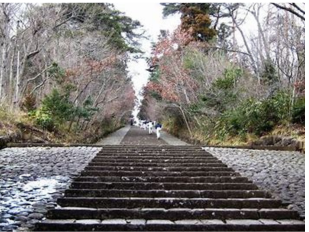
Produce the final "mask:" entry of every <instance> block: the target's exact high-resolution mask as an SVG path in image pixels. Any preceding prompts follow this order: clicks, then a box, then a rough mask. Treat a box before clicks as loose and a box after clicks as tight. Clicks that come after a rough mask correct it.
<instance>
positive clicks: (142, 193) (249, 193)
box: [65, 189, 271, 198]
mask: <svg viewBox="0 0 309 232" xmlns="http://www.w3.org/2000/svg"><path fill="white" fill-rule="evenodd" d="M65 196H66V197H148V198H151V197H152V198H155V197H180V198H185V197H187V198H198V197H201V198H270V197H271V195H270V194H269V193H268V192H265V191H261V190H246V191H243V190H153V189H150V190H127V189H120V190H119V189H111V190H109V189H67V190H66V191H65Z"/></svg>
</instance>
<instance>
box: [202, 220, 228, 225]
mask: <svg viewBox="0 0 309 232" xmlns="http://www.w3.org/2000/svg"><path fill="white" fill-rule="evenodd" d="M200 221H201V223H202V224H205V225H223V224H225V223H224V222H223V221H222V220H217V219H213V220H200Z"/></svg>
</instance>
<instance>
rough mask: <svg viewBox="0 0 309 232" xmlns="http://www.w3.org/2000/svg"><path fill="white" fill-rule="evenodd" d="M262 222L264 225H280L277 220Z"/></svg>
mask: <svg viewBox="0 0 309 232" xmlns="http://www.w3.org/2000/svg"><path fill="white" fill-rule="evenodd" d="M259 221H260V222H262V223H263V224H264V225H276V224H279V222H277V221H276V220H273V219H260V220H259Z"/></svg>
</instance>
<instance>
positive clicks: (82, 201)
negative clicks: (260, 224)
mask: <svg viewBox="0 0 309 232" xmlns="http://www.w3.org/2000/svg"><path fill="white" fill-rule="evenodd" d="M57 202H58V204H59V205H60V206H62V207H68V206H71V207H99V208H102V207H107V208H128V209H132V208H145V207H147V208H166V209H167V208H179V207H182V208H201V207H202V208H239V209H240V208H258V209H261V208H279V207H280V206H281V201H279V200H274V199H268V198H244V199H242V198H228V199H211V198H159V197H158V198H147V197H141V198H139V197H123V198H117V197H63V198H59V199H58V200H57Z"/></svg>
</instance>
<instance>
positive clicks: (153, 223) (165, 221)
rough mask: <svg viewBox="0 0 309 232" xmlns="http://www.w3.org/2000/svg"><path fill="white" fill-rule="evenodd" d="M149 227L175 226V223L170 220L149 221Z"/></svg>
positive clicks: (147, 222)
mask: <svg viewBox="0 0 309 232" xmlns="http://www.w3.org/2000/svg"><path fill="white" fill-rule="evenodd" d="M146 224H147V225H173V224H174V222H172V221H170V220H147V221H146Z"/></svg>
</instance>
